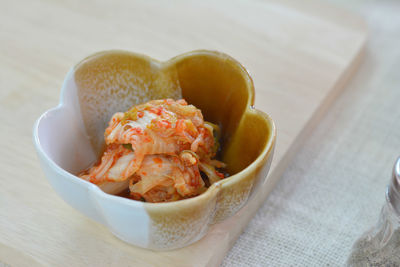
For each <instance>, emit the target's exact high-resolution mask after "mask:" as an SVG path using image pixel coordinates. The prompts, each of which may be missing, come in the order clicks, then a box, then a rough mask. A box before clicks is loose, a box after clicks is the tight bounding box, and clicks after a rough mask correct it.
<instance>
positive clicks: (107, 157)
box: [79, 99, 225, 202]
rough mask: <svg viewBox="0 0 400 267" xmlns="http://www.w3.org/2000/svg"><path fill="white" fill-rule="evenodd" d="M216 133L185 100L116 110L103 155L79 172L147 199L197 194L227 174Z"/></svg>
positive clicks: (112, 189)
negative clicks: (219, 155)
mask: <svg viewBox="0 0 400 267" xmlns="http://www.w3.org/2000/svg"><path fill="white" fill-rule="evenodd" d="M218 135H219V127H218V126H217V125H215V124H212V123H209V122H206V121H204V119H203V115H202V113H201V111H200V110H199V109H197V108H196V107H195V106H193V105H188V103H187V102H186V101H185V100H183V99H180V100H177V101H175V100H172V99H164V100H153V101H150V102H148V103H145V104H141V105H138V106H134V107H132V108H131V109H130V110H128V111H127V112H125V113H122V112H118V113H115V114H114V115H113V116H112V118H111V120H110V122H109V124H108V127H107V128H106V130H105V133H104V138H105V144H106V148H105V151H104V153H103V155H102V157H101V159H100V160H99V162H98V163H97V164H95V165H94V166H93V167H91V168H89V169H87V170H85V171H83V172H82V173H80V174H79V177H80V178H82V179H84V180H87V181H89V182H91V183H94V184H96V185H98V186H100V188H102V189H103V190H104V191H106V192H109V193H114V194H116V193H119V192H121V191H123V190H126V189H128V188H129V195H130V197H131V198H132V199H135V200H142V201H146V202H166V201H175V200H180V199H185V198H189V197H193V196H197V195H199V194H201V193H202V192H204V191H205V190H206V189H207V187H208V186H209V185H211V184H213V183H215V182H218V181H219V180H221V179H223V178H224V174H223V173H222V172H220V171H219V170H221V168H224V167H225V164H224V163H223V162H221V161H218V160H216V159H215V157H216V153H217V151H218V148H219V143H218Z"/></svg>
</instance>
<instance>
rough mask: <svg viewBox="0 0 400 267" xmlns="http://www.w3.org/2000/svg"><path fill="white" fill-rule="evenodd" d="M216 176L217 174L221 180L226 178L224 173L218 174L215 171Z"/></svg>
mask: <svg viewBox="0 0 400 267" xmlns="http://www.w3.org/2000/svg"><path fill="white" fill-rule="evenodd" d="M215 174H216V175H217V176H218V177H219V178H221V179H224V178H225V176H224V174H223V173H220V172H218V171H215Z"/></svg>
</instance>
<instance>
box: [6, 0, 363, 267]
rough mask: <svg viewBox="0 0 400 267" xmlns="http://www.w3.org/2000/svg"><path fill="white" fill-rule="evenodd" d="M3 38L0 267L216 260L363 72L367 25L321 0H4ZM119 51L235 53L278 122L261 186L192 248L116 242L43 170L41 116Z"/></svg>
mask: <svg viewBox="0 0 400 267" xmlns="http://www.w3.org/2000/svg"><path fill="white" fill-rule="evenodd" d="M0 38H1V39H0V41H1V42H0V58H1V60H0V120H1V131H0V151H1V154H0V156H1V158H0V167H1V172H0V177H1V178H0V250H1V251H2V253H0V265H2V264H3V265H4V264H9V265H12V266H19V265H28V264H27V263H28V262H34V263H35V264H36V265H40V264H42V265H50V266H109V265H115V266H146V265H158V266H216V265H218V264H219V263H220V262H221V261H222V259H223V258H224V255H225V254H226V252H227V251H228V250H229V249H230V248H231V246H232V245H233V244H234V242H235V241H236V239H237V238H238V236H239V235H240V233H241V232H242V230H243V229H244V227H245V226H246V224H247V223H248V222H249V220H250V219H251V218H252V216H253V215H254V214H255V212H256V211H257V208H258V207H259V205H260V204H261V203H262V202H263V201H264V200H265V198H266V196H267V195H268V193H269V192H270V190H272V188H273V185H274V184H275V182H276V181H277V180H278V179H279V177H280V175H281V172H282V171H283V169H284V168H285V166H286V165H287V164H288V162H289V159H290V157H291V155H292V154H293V153H294V152H295V150H296V148H297V147H298V146H299V145H301V143H302V140H304V138H305V137H306V136H307V133H308V132H309V131H310V130H311V129H312V126H313V125H315V124H316V123H317V122H318V120H319V119H320V118H321V116H322V114H323V111H324V110H326V109H327V108H328V107H329V104H330V103H331V102H332V101H333V100H334V99H335V96H336V95H337V94H338V93H339V92H340V89H341V88H343V83H344V82H345V81H346V79H347V78H348V77H350V75H351V73H352V72H353V71H354V70H355V69H356V66H357V64H358V62H359V59H360V56H361V52H362V48H363V45H364V43H365V38H366V28H365V25H364V23H363V21H362V20H360V19H359V18H358V17H355V16H353V14H350V13H347V12H345V11H343V10H340V9H336V8H334V7H332V6H330V5H327V4H326V3H322V2H314V1H312V2H311V1H297V0H292V1H288V0H287V1H286V0H285V1H277V0H276V1H275V0H272V1H256V0H252V1H240V0H237V1H219V2H218V3H211V2H203V1H194V2H191V1H185V2H183V1H182V2H175V1H174V2H170V1H168V2H167V1H148V2H147V1H123V0H119V1H105V0H104V1H98V2H96V3H89V2H88V1H45V0H39V1H28V0H22V1H3V2H1V3H0ZM112 48H119V49H127V50H131V51H135V52H140V53H144V54H148V55H150V56H152V57H154V58H158V59H161V60H166V59H168V58H170V57H173V56H175V55H177V54H180V53H183V52H186V51H190V50H195V49H213V50H220V51H223V52H225V53H228V54H230V55H231V56H233V57H234V58H236V59H237V60H239V61H240V62H242V63H243V64H244V65H245V66H246V67H247V68H248V70H249V71H250V73H251V74H252V76H253V78H254V83H255V87H256V107H257V108H259V109H261V110H263V111H265V112H267V113H269V114H270V115H271V116H272V118H273V119H274V120H275V122H276V125H277V128H278V142H277V147H276V154H275V158H274V161H273V165H272V168H271V171H270V175H269V177H268V179H267V181H266V183H265V184H264V185H263V188H262V191H261V193H260V194H258V196H257V197H256V198H255V199H254V200H253V201H252V202H250V203H248V204H247V206H246V207H245V208H244V209H242V210H241V211H240V212H239V214H237V215H236V216H234V217H233V218H231V219H229V220H228V221H226V222H224V223H222V224H219V225H216V226H214V227H213V229H212V231H211V232H210V233H209V234H208V235H207V236H206V237H205V238H203V239H202V240H200V241H199V242H197V243H195V244H193V245H191V246H189V247H187V248H183V249H180V250H175V251H169V252H153V251H148V250H144V249H139V248H136V247H133V246H131V245H128V244H126V243H124V242H122V241H120V240H118V239H117V238H115V237H114V236H113V235H112V234H111V233H110V232H108V230H107V229H106V228H105V227H103V226H101V225H99V224H97V223H95V222H93V221H91V220H89V219H88V218H86V217H85V216H83V215H81V214H80V213H78V212H77V211H75V210H74V209H72V208H71V207H69V206H68V205H67V204H66V203H64V202H63V201H62V200H61V199H60V198H59V197H58V196H57V194H56V193H55V192H54V191H53V190H52V188H51V187H50V185H49V184H48V182H47V181H46V179H45V178H44V175H43V173H42V171H41V170H40V167H39V162H38V160H37V158H36V155H35V152H34V148H33V145H32V141H31V138H32V137H31V130H32V125H33V123H34V121H35V119H36V118H37V117H38V116H39V115H40V114H41V113H42V112H43V111H45V110H46V109H48V108H50V107H53V106H55V105H57V103H58V100H59V94H60V87H61V84H62V81H63V79H64V76H65V74H66V73H67V71H68V70H69V68H70V67H71V66H72V65H74V64H75V63H76V62H78V61H79V60H80V59H82V58H83V57H85V56H87V55H89V54H91V53H93V52H96V51H99V50H105V49H112ZM210 101H212V100H210ZM266 223H268V222H266ZM7 251H8V252H7ZM32 265H33V263H32ZM6 266H7V265H6Z"/></svg>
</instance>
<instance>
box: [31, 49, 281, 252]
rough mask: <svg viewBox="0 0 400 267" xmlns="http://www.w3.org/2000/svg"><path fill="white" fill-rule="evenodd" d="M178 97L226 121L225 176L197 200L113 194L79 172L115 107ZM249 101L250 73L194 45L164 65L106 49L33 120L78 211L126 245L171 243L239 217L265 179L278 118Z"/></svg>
mask: <svg viewBox="0 0 400 267" xmlns="http://www.w3.org/2000/svg"><path fill="white" fill-rule="evenodd" d="M181 97H183V98H184V99H186V100H187V102H188V103H190V104H193V105H195V106H196V107H197V108H200V109H201V110H202V112H203V115H204V117H205V119H206V120H207V121H211V122H213V123H216V124H219V125H220V126H221V129H222V139H221V145H222V160H223V161H224V162H225V163H227V165H228V171H229V173H230V174H231V176H230V177H229V178H226V179H223V180H221V181H220V182H218V183H215V184H213V185H212V186H211V187H210V188H209V189H208V190H207V191H206V192H205V193H203V194H201V195H199V196H197V197H193V198H190V199H185V200H180V201H175V202H169V203H144V202H140V201H134V200H130V199H126V198H122V197H118V196H114V195H110V194H107V193H105V192H103V191H102V190H101V189H100V188H99V187H97V186H96V185H94V184H91V183H89V182H87V181H84V180H82V179H80V178H78V177H77V176H75V175H76V174H77V173H78V172H80V171H81V170H83V169H85V168H86V167H87V166H88V165H89V164H90V163H92V162H94V161H96V160H97V159H98V158H99V157H100V153H101V150H102V147H103V145H104V136H103V133H104V130H105V127H106V125H107V122H108V120H109V119H110V117H111V115H112V114H113V113H114V112H117V111H125V110H127V109H128V108H129V107H131V106H132V105H136V104H139V103H143V102H147V101H149V100H152V99H163V98H174V99H177V98H181ZM253 104H254V86H253V82H252V79H251V77H250V75H249V74H248V72H247V71H246V69H245V68H244V67H243V66H242V65H241V64H240V63H239V62H237V61H236V60H234V59H233V58H231V57H230V56H228V55H226V54H223V53H220V52H215V51H194V52H189V53H186V54H183V55H180V56H177V57H175V58H172V59H171V60H169V61H166V62H160V61H157V60H154V59H152V58H150V57H147V56H144V55H140V54H135V53H131V52H126V51H115V50H114V51H105V52H100V53H97V54H94V55H91V56H89V57H87V58H85V59H84V60H82V61H81V62H79V63H78V64H77V65H76V66H75V67H73V68H72V69H71V70H70V72H69V73H68V74H67V76H66V78H65V81H64V84H63V86H62V90H61V100H60V103H59V105H58V106H57V107H55V108H53V109H50V110H48V111H46V112H45V113H44V114H43V115H42V116H41V117H40V118H39V119H38V120H37V122H36V124H35V126H34V131H33V136H34V143H35V146H36V150H37V153H38V155H39V159H40V162H41V165H42V168H43V170H44V172H45V175H46V177H47V179H48V180H49V182H50V184H51V185H52V186H53V187H54V189H55V191H56V192H57V193H58V194H59V195H60V196H61V197H62V198H63V199H64V200H65V201H66V202H67V203H69V204H70V205H71V206H72V207H74V208H75V209H77V210H79V211H80V212H82V213H83V214H85V215H87V216H88V217H90V218H92V219H93V220H95V221H97V222H99V223H101V224H104V225H106V226H107V227H108V228H109V229H110V230H111V232H112V233H113V234H114V235H116V236H117V237H119V238H120V239H122V240H124V241H126V242H128V243H130V244H133V245H136V246H140V247H143V248H149V249H153V250H168V249H175V248H180V247H183V246H187V245H189V244H191V243H193V242H195V241H197V240H199V239H200V238H202V237H203V236H204V235H205V234H206V233H207V231H208V229H209V228H210V226H211V225H213V224H216V223H219V222H221V221H223V220H225V219H226V218H228V217H230V216H232V215H234V214H235V213H236V212H237V211H238V210H239V209H240V208H241V207H243V205H244V204H245V203H246V201H248V199H249V198H251V197H252V196H253V195H254V194H255V193H256V191H257V189H258V188H259V186H260V184H262V182H263V181H264V180H265V179H266V176H267V173H268V171H269V167H270V163H271V160H272V156H273V150H274V146H275V137H276V131H275V126H274V123H273V121H272V119H271V118H270V117H269V116H268V115H266V114H265V113H263V112H261V111H259V110H257V109H255V108H254V107H253Z"/></svg>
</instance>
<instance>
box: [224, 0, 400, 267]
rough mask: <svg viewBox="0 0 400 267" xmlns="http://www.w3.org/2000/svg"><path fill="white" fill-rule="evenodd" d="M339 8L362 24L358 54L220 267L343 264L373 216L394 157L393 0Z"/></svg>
mask: <svg viewBox="0 0 400 267" xmlns="http://www.w3.org/2000/svg"><path fill="white" fill-rule="evenodd" d="M342 5H345V6H347V7H348V8H350V9H353V10H355V11H356V12H357V13H359V14H361V15H362V16H363V17H365V19H366V21H367V22H368V26H369V31H370V33H369V41H368V44H367V49H366V55H365V59H364V61H363V63H362V65H361V66H360V69H359V71H358V72H357V73H356V75H355V76H354V77H353V79H352V80H351V81H350V82H349V83H348V84H347V85H346V86H347V88H345V91H344V93H343V94H342V95H340V96H339V98H338V100H337V101H336V102H335V103H334V104H333V106H332V107H331V109H330V110H329V111H328V113H327V115H326V116H325V117H324V118H323V119H322V121H321V123H320V124H319V125H318V126H317V127H316V129H315V130H314V131H313V133H312V134H311V136H310V137H309V138H308V140H307V141H306V142H305V143H304V146H303V147H302V148H301V149H300V151H299V152H298V153H297V155H296V156H295V157H294V159H293V161H292V163H291V164H290V166H289V167H288V169H287V170H286V172H285V173H284V175H283V177H282V178H281V180H280V182H279V183H278V185H277V186H276V188H275V189H274V190H273V192H272V193H271V195H270V196H269V198H268V199H267V201H266V202H265V203H264V205H263V206H262V207H261V208H260V210H259V211H258V213H257V215H256V216H255V218H253V220H252V221H251V222H250V224H249V225H248V227H247V228H246V230H245V231H244V233H243V234H242V235H241V236H240V238H239V239H238V241H237V242H236V244H235V246H234V247H233V248H232V250H231V251H230V252H229V253H228V255H227V256H226V258H225V260H224V262H223V264H222V266H342V265H344V264H345V262H346V259H347V257H348V255H349V253H350V251H351V247H352V245H353V243H354V241H355V240H356V239H357V238H358V237H359V236H360V235H361V234H362V233H363V232H364V231H366V230H367V229H368V228H370V227H371V226H373V225H374V224H375V223H376V222H377V220H378V216H379V212H380V209H381V207H382V205H383V203H384V201H385V188H386V185H387V184H388V182H389V179H390V177H391V172H392V167H393V164H394V162H395V160H396V158H397V157H398V156H400V1H368V2H352V3H348V2H347V3H346V2H344V1H342Z"/></svg>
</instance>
